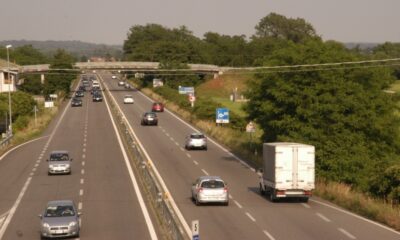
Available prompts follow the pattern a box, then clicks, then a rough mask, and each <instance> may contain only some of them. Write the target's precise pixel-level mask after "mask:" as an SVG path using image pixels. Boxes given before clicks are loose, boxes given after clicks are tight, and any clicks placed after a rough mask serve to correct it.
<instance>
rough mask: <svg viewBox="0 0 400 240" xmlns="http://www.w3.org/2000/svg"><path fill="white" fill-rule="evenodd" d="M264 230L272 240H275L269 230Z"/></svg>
mask: <svg viewBox="0 0 400 240" xmlns="http://www.w3.org/2000/svg"><path fill="white" fill-rule="evenodd" d="M263 232H264V234H265V235H267V237H268V238H269V239H270V240H275V238H274V237H273V236H272V235H271V234H270V233H269V232H267V230H264V231H263Z"/></svg>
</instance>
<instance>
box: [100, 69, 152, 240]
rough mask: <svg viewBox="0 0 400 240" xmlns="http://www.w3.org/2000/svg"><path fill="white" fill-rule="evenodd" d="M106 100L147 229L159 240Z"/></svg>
mask: <svg viewBox="0 0 400 240" xmlns="http://www.w3.org/2000/svg"><path fill="white" fill-rule="evenodd" d="M100 78H101V77H100ZM101 79H102V78H101ZM110 95H111V94H110ZM104 100H105V103H106V106H107V111H108V115H109V117H110V119H111V123H112V125H113V127H114V131H115V134H116V135H117V140H118V144H119V146H120V149H121V152H122V155H123V157H124V160H125V164H126V167H127V169H128V172H129V176H130V178H131V181H132V185H133V188H134V190H135V193H136V196H137V198H138V201H139V205H140V208H141V209H142V213H143V215H144V219H145V221H146V223H147V228H148V230H149V233H150V237H151V239H152V240H157V239H158V237H157V234H156V231H155V229H154V226H153V222H152V221H151V218H150V215H149V212H148V210H147V207H146V204H145V203H144V199H143V196H142V193H141V192H140V188H139V185H138V183H137V181H136V177H135V175H134V174H133V170H132V167H131V164H130V163H129V158H128V155H127V153H126V151H125V148H124V145H123V143H122V140H121V136H120V134H119V132H118V128H117V126H116V124H115V121H114V118H113V116H112V114H111V109H110V106H109V105H108V101H107V98H106V97H105V98H104ZM114 100H115V99H114ZM115 103H116V101H115Z"/></svg>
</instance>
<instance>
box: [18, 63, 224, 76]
mask: <svg viewBox="0 0 400 240" xmlns="http://www.w3.org/2000/svg"><path fill="white" fill-rule="evenodd" d="M188 66H189V69H180V70H168V69H160V63H159V62H77V63H75V65H74V68H75V69H79V70H110V71H112V70H131V71H137V72H148V71H154V72H158V71H191V72H196V73H208V74H220V73H222V72H223V71H225V70H227V68H221V67H219V66H216V65H210V64H188ZM49 70H50V64H41V65H25V66H21V67H20V69H19V72H20V73H34V72H43V73H45V72H48V71H49Z"/></svg>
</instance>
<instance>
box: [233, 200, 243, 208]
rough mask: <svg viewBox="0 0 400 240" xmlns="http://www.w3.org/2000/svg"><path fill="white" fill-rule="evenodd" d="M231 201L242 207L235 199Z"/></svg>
mask: <svg viewBox="0 0 400 240" xmlns="http://www.w3.org/2000/svg"><path fill="white" fill-rule="evenodd" d="M233 202H234V203H235V204H236V206H238V208H243V207H242V205H240V203H239V202H238V201H236V200H233Z"/></svg>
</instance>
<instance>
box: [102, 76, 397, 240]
mask: <svg viewBox="0 0 400 240" xmlns="http://www.w3.org/2000/svg"><path fill="white" fill-rule="evenodd" d="M101 76H102V77H101V79H103V80H104V83H105V87H106V88H107V89H109V91H110V92H111V94H112V95H113V97H114V98H115V99H116V100H117V102H118V104H119V106H120V108H121V109H122V110H123V112H124V114H125V116H126V118H127V119H128V120H129V122H130V125H131V127H132V128H133V130H134V131H135V133H136V135H137V136H138V138H139V139H140V142H141V143H142V145H143V146H144V148H145V150H146V151H147V153H148V154H149V156H150V158H151V160H152V161H153V162H154V164H155V167H156V168H157V170H158V171H159V173H160V175H161V176H162V178H163V180H164V182H165V184H166V186H167V188H168V189H169V191H170V194H171V195H172V197H173V199H174V200H175V202H176V204H177V206H178V208H179V209H180V211H181V213H182V215H183V216H184V219H185V221H186V222H187V224H188V225H190V223H191V221H192V220H199V222H200V237H201V239H270V240H288V239H297V240H299V239H300V240H310V239H315V240H320V239H324V240H325V239H326V240H328V239H329V240H330V239H331V240H336V239H345V240H346V239H363V240H368V239H371V240H376V239H385V240H391V239H393V240H394V239H400V233H399V232H396V231H394V230H392V229H389V228H387V227H385V226H382V225H380V224H377V223H374V222H372V221H369V220H366V219H364V218H361V217H359V216H357V215H354V214H351V213H349V212H347V211H345V210H342V209H340V208H339V207H337V206H335V205H333V204H330V203H328V202H326V201H324V200H321V199H319V198H316V197H313V198H312V199H310V201H309V202H308V203H298V202H291V201H282V202H279V203H272V202H270V201H268V200H267V199H266V198H265V197H263V196H261V195H260V194H259V191H258V175H257V174H256V173H255V172H254V170H253V169H251V168H249V167H247V166H246V165H244V164H242V163H241V162H239V161H238V159H236V158H235V157H234V156H233V155H232V154H231V153H230V152H229V151H227V150H226V149H224V148H223V147H222V146H220V145H219V144H217V143H215V142H213V141H212V140H210V141H209V142H208V151H187V150H185V149H184V139H185V137H186V136H187V135H188V134H189V133H191V132H194V131H195V130H194V128H193V127H191V126H190V125H189V124H187V123H186V122H184V121H183V120H181V119H179V118H178V117H176V116H175V115H174V114H172V113H171V112H169V111H165V112H163V113H159V114H158V116H159V125H158V126H141V125H140V119H141V115H142V114H143V113H144V112H147V111H150V109H151V104H152V101H151V99H149V98H147V97H146V96H144V95H143V94H142V93H141V92H140V91H137V90H135V89H132V90H126V89H124V88H123V87H120V86H118V85H117V80H115V79H111V75H110V74H105V73H103V74H102V75H101ZM125 94H131V95H133V97H134V100H135V103H134V104H130V105H124V104H123V97H124V95H125ZM201 175H217V176H221V177H222V178H223V179H224V180H225V181H226V182H227V183H228V186H229V189H230V195H231V196H230V205H229V206H228V207H226V206H220V205H211V206H196V205H195V204H194V203H193V202H192V200H191V194H190V187H191V184H192V183H193V182H194V181H195V179H196V178H197V177H199V176H201Z"/></svg>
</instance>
